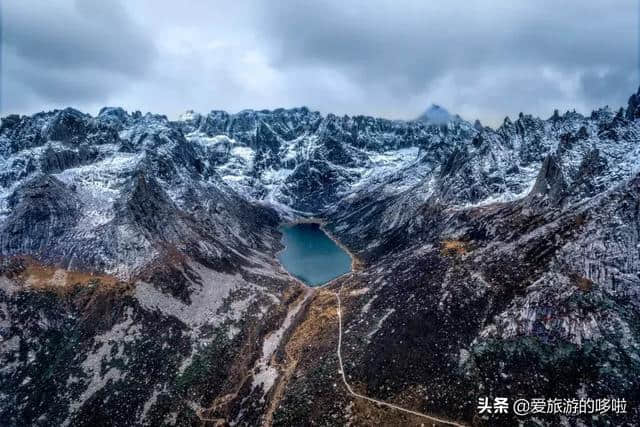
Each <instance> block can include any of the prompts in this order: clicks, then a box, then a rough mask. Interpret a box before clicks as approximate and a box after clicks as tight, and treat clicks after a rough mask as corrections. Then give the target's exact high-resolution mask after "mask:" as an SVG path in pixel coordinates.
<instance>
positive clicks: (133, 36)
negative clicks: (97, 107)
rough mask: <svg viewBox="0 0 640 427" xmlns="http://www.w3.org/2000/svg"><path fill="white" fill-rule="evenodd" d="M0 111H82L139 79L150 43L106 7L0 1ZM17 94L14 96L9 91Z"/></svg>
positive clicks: (118, 8)
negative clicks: (0, 90) (37, 106)
mask: <svg viewBox="0 0 640 427" xmlns="http://www.w3.org/2000/svg"><path fill="white" fill-rule="evenodd" d="M2 12H3V14H2V36H3V37H2V42H3V58H2V59H3V68H4V70H3V75H2V78H3V87H4V88H5V96H3V98H4V99H3V109H4V110H7V111H10V110H18V111H19V110H23V109H25V108H26V109H28V108H29V105H25V104H26V103H27V102H29V103H30V104H31V105H32V103H33V102H38V100H39V102H40V103H41V104H42V105H43V106H44V105H49V104H53V105H56V104H59V105H60V106H63V105H65V104H74V105H83V104H84V103H86V102H88V101H91V102H92V101H98V102H99V101H100V100H101V99H105V98H107V97H108V96H109V95H110V94H111V93H113V92H114V91H117V90H120V89H122V88H123V87H126V86H127V85H128V84H130V83H131V82H132V81H134V80H136V79H140V78H143V77H144V76H145V73H146V72H147V70H148V69H149V65H150V64H151V63H152V62H153V60H154V58H155V56H156V52H155V48H154V45H153V43H152V42H151V39H150V38H149V37H148V35H146V34H145V33H143V32H142V31H141V29H140V28H139V27H138V25H137V24H136V23H135V22H134V21H133V20H132V19H131V18H130V16H128V14H127V12H126V10H125V9H124V8H123V7H122V4H121V3H119V2H117V1H113V2H111V1H110V2H84V1H78V2H75V3H73V2H63V1H47V2H4V3H3V4H2ZM19 88H21V90H22V92H21V93H17V92H18V89H19Z"/></svg>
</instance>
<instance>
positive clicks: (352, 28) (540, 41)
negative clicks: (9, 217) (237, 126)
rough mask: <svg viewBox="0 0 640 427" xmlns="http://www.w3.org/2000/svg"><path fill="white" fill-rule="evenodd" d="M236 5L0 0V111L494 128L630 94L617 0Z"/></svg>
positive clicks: (632, 26)
mask: <svg viewBox="0 0 640 427" xmlns="http://www.w3.org/2000/svg"><path fill="white" fill-rule="evenodd" d="M240 3H241V4H240V5H238V4H234V3H232V2H226V1H224V2H215V3H211V2H204V1H202V2H191V3H189V4H187V5H185V4H183V3H181V2H163V3H161V2H158V1H156V2H151V1H148V2H128V3H118V2H115V1H113V2H101V3H98V2H77V3H70V2H66V1H50V2H31V1H26V2H3V3H2V15H3V16H2V24H3V25H2V33H3V38H2V52H3V54H2V94H1V98H2V99H1V101H2V104H1V108H2V113H3V114H7V113H9V112H20V113H30V112H35V111H40V110H43V109H49V108H55V107H62V106H67V105H73V106H76V107H77V108H80V109H83V110H85V111H89V112H92V113H95V112H96V110H97V109H98V108H99V107H100V106H102V105H106V104H112V105H122V106H124V107H125V108H128V109H140V110H143V111H154V112H160V113H166V114H168V115H169V116H173V117H175V116H177V114H179V113H180V112H182V111H184V110H185V109H190V108H192V109H195V110H199V111H208V110H211V109H226V110H230V111H237V110H239V109H242V108H276V107H280V106H284V107H288V106H296V105H307V106H309V107H311V108H315V109H319V110H321V111H323V112H335V113H339V114H342V113H345V114H371V115H379V116H385V117H391V118H413V117H416V116H418V115H419V114H420V113H421V112H422V111H423V110H425V109H426V108H427V107H428V105H429V104H431V103H432V102H434V103H438V104H441V105H443V106H445V107H446V108H447V109H449V110H450V111H453V112H457V113H459V114H461V115H462V116H463V117H465V118H467V119H474V118H480V119H481V120H483V121H485V122H489V123H494V124H495V123H498V122H500V121H501V119H502V118H503V117H504V116H505V115H512V116H513V115H515V114H517V113H518V112H520V111H524V112H528V113H533V114H536V115H541V116H548V115H550V114H551V112H552V111H553V109H554V108H559V109H561V110H564V109H572V108H575V109H577V110H578V111H582V112H588V111H589V110H591V109H593V108H596V107H598V106H602V105H611V106H612V107H617V106H620V105H623V104H624V103H625V102H626V99H627V97H628V96H629V95H630V94H631V92H632V91H635V89H636V88H637V85H638V10H637V5H634V4H633V2H629V1H626V0H613V1H611V2H601V1H591V2H588V1H576V0H567V1H564V2H560V3H558V2H552V1H550V0H540V1H536V2H512V1H503V0H496V1H492V2H490V3H488V2H486V1H479V0H466V1H459V0H454V1H449V2H446V3H436V2H414V1H406V2H405V1H387V0H380V1H375V2H372V1H363V0H350V1H348V2H344V1H338V0H331V1H313V2H303V1H300V0H280V1H278V2H262V1H246V2H240ZM488 5H490V7H489V6H488Z"/></svg>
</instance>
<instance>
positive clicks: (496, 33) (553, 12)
mask: <svg viewBox="0 0 640 427" xmlns="http://www.w3.org/2000/svg"><path fill="white" fill-rule="evenodd" d="M262 12H263V13H264V19H263V20H262V21H261V22H262V23H263V26H264V31H265V32H266V33H267V34H269V35H270V36H271V37H272V38H273V41H272V44H271V46H272V57H273V61H274V62H273V63H274V65H275V66H276V67H279V68H283V69H288V68H296V67H301V66H304V65H305V64H308V63H313V64H315V65H316V66H318V65H319V64H323V65H324V66H326V67H333V68H337V69H340V70H342V71H343V72H345V73H347V74H349V75H351V76H352V78H353V79H354V80H357V81H358V82H359V84H361V85H368V84H375V85H377V86H385V82H388V84H386V86H387V87H388V88H389V90H398V91H399V93H398V94H397V95H398V97H408V96H410V94H412V93H415V92H416V91H418V92H420V91H425V92H428V91H429V89H430V88H432V87H433V85H434V84H437V82H438V79H440V78H444V77H446V76H457V78H459V77H460V76H461V75H464V76H466V77H468V78H469V79H471V80H470V81H469V82H466V84H465V85H473V79H474V75H473V74H474V72H475V73H477V74H478V75H479V74H481V73H487V72H488V73H491V69H492V68H495V69H496V70H497V69H502V70H503V69H505V68H512V69H513V70H514V72H513V74H512V75H510V76H509V75H506V76H505V75H502V76H501V78H503V79H506V80H505V81H504V82H503V84H502V85H496V87H494V88H493V89H494V90H495V91H496V92H494V93H487V94H484V96H482V94H481V98H480V99H478V100H477V101H476V102H477V103H478V104H482V102H483V100H482V98H485V99H486V100H489V99H492V98H496V97H500V98H503V102H500V104H504V100H509V99H511V103H510V105H509V106H508V107H509V108H508V110H510V111H505V114H506V113H508V112H513V111H514V110H517V109H524V108H526V107H527V105H530V104H532V103H537V104H545V105H546V108H547V109H548V108H552V107H551V105H552V104H553V102H562V101H569V102H576V103H578V104H583V103H584V104H589V105H593V104H594V103H597V104H602V103H603V101H604V103H611V102H612V103H618V104H621V103H623V101H624V100H626V98H625V97H624V96H622V94H628V93H630V92H631V91H632V90H634V89H635V88H634V85H636V84H637V68H636V67H637V31H638V29H637V19H638V18H637V10H636V6H635V5H633V4H631V3H630V2H623V1H616V2H584V1H580V2H578V1H566V2H560V3H559V2H555V1H553V2H552V1H548V0H544V1H536V2H512V1H509V2H506V1H492V2H491V3H490V6H489V4H488V3H487V2H479V1H449V2H447V3H446V6H445V5H444V3H442V4H441V5H434V4H433V2H387V1H382V2H378V3H372V2H366V1H350V2H348V4H346V5H345V2H340V1H321V2H305V3H304V6H303V5H302V3H301V2H298V1H295V0H291V1H279V2H277V4H275V5H274V4H269V5H268V6H267V7H265V8H264V9H262ZM523 67H529V68H531V69H532V70H535V69H538V68H543V67H546V68H551V69H553V70H555V71H558V72H560V73H563V74H565V75H566V76H567V77H569V76H578V77H577V78H579V79H580V77H579V76H581V75H584V77H582V78H581V83H582V84H581V85H580V86H579V87H578V89H579V92H578V93H576V99H574V100H569V99H567V100H563V99H561V98H558V89H557V88H556V87H554V85H553V84H549V85H548V86H546V87H545V86H544V85H542V84H541V83H544V80H539V81H529V82H527V81H526V80H525V81H523V79H522V78H521V76H519V75H517V74H516V73H517V72H518V70H521V69H522V68H523ZM603 67H604V68H612V67H613V68H615V70H614V71H613V72H610V73H609V74H608V75H607V76H604V77H600V78H595V77H594V76H596V75H598V73H597V70H599V69H602V68H603ZM532 74H534V75H532V76H529V77H532V78H535V73H532ZM614 75H616V76H618V77H619V76H620V75H625V76H628V78H614V77H613V76H614ZM477 77H481V76H477ZM603 79H604V80H606V82H605V81H604V80H603ZM516 83H517V84H525V85H527V84H528V86H531V87H532V88H535V89H536V90H535V93H533V91H528V92H529V96H524V97H521V99H520V101H518V100H516V99H513V98H514V97H513V96H510V93H511V90H512V89H513V85H514V84H516ZM591 84H594V85H596V86H599V87H600V86H603V85H606V88H605V87H602V90H600V89H598V88H597V87H596V88H592V87H590V85H591ZM598 91H599V92H598ZM519 92H521V93H523V94H525V93H526V92H527V90H526V89H521V90H519ZM450 98H451V99H443V100H440V99H439V100H435V101H437V102H442V103H444V104H445V105H447V103H448V102H450V101H451V100H452V99H454V98H456V95H455V94H451V97H450ZM472 102H473V101H472ZM597 104H596V105H597ZM447 106H448V107H450V108H453V110H454V111H455V109H456V107H458V106H457V105H450V104H449V105H447ZM558 107H562V105H560V106H558Z"/></svg>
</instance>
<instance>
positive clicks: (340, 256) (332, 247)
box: [278, 223, 351, 286]
mask: <svg viewBox="0 0 640 427" xmlns="http://www.w3.org/2000/svg"><path fill="white" fill-rule="evenodd" d="M280 231H281V232H282V243H283V244H284V246H285V249H284V250H283V251H282V252H280V254H279V255H278V259H280V263H281V264H282V265H283V266H284V268H286V269H287V271H288V272H289V273H291V274H292V275H293V276H295V277H297V278H298V279H300V280H302V281H303V282H304V283H306V284H307V285H309V286H319V285H322V284H324V283H327V282H328V281H330V280H331V279H335V278H336V277H338V276H341V275H343V274H345V273H348V272H349V271H351V257H350V256H349V254H348V253H346V252H345V251H344V250H343V249H342V248H341V247H340V246H338V245H337V244H336V243H335V242H334V241H333V240H331V239H330V238H329V236H327V234H326V233H325V232H324V231H322V229H321V228H320V225H319V224H310V223H302V224H294V225H284V226H281V227H280Z"/></svg>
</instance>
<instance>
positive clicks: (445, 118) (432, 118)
mask: <svg viewBox="0 0 640 427" xmlns="http://www.w3.org/2000/svg"><path fill="white" fill-rule="evenodd" d="M454 119H455V116H453V115H451V114H450V113H449V112H448V111H447V110H446V109H445V108H442V107H441V106H439V105H436V104H431V106H430V107H429V108H427V109H426V110H425V112H424V113H422V114H421V115H420V117H418V120H421V121H423V122H426V123H429V124H433V125H445V124H447V123H449V122H450V121H451V120H454Z"/></svg>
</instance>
